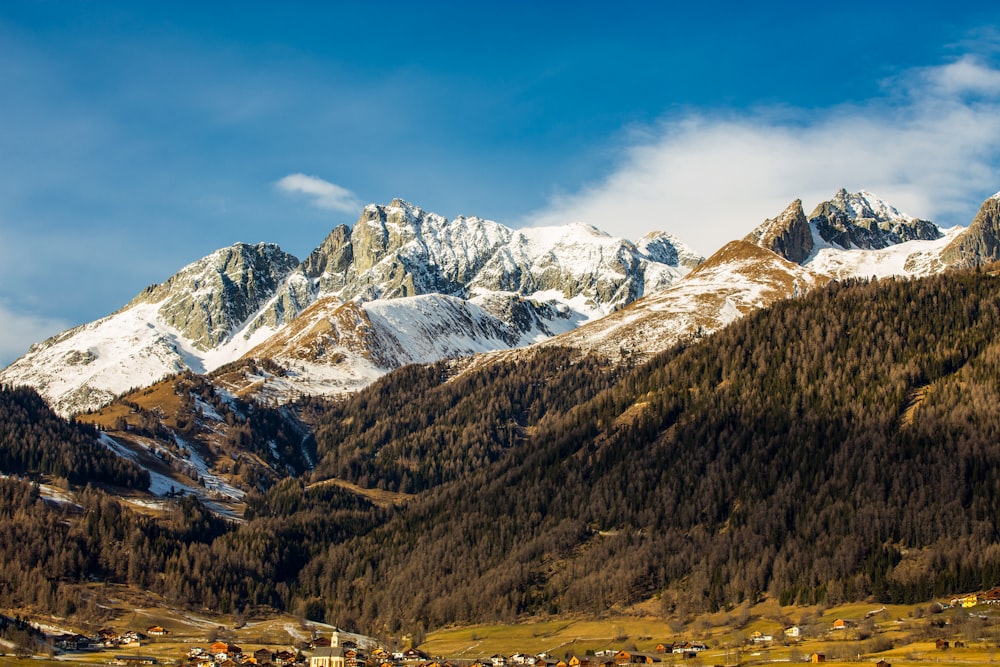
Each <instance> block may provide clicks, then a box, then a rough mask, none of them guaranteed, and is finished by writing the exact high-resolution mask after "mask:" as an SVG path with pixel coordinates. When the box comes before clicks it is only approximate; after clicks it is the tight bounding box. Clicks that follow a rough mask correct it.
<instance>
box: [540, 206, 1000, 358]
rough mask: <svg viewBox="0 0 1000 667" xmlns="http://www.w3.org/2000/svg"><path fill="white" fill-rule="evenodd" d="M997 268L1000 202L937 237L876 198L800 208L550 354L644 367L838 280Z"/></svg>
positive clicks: (931, 228)
mask: <svg viewBox="0 0 1000 667" xmlns="http://www.w3.org/2000/svg"><path fill="white" fill-rule="evenodd" d="M997 260H1000V193H998V195H995V196H994V197H991V198H990V199H988V200H986V202H985V203H984V204H983V206H982V208H981V209H980V212H979V214H978V215H977V216H976V218H975V220H974V221H973V223H972V224H971V225H970V226H969V227H968V228H962V227H954V228H951V229H948V230H943V231H942V230H941V229H939V228H938V227H937V225H935V224H934V223H932V222H928V221H926V220H920V219H917V218H914V217H912V216H909V215H907V214H905V213H902V212H900V211H899V210H898V209H897V208H895V207H894V206H892V205H891V204H889V203H887V202H885V201H883V200H881V199H879V198H878V197H877V196H876V195H874V194H872V193H870V192H864V191H862V192H858V193H848V192H847V191H846V190H843V189H841V190H840V191H839V192H837V193H836V195H834V197H833V198H832V199H830V200H829V201H825V202H822V203H821V204H819V205H818V206H817V207H816V208H815V210H814V211H813V213H812V215H810V216H808V217H807V216H806V214H805V212H804V210H803V208H802V201H801V200H795V201H793V202H792V203H791V204H789V205H788V207H787V208H786V209H785V210H784V211H782V212H781V213H780V214H779V215H777V216H775V217H774V218H770V219H767V220H765V221H764V222H763V223H761V224H760V225H759V226H758V227H757V228H756V229H754V230H753V231H752V232H751V233H750V234H748V235H747V236H746V237H745V238H744V239H743V240H742V241H734V242H731V243H729V244H727V245H725V246H724V247H723V248H722V249H720V250H719V251H718V252H716V253H715V254H714V255H712V256H711V257H709V258H708V259H707V260H705V262H704V263H702V264H701V265H700V266H698V267H697V268H696V269H695V270H693V271H692V272H691V273H690V274H688V275H687V276H686V277H684V278H682V279H680V280H677V281H676V282H675V283H674V284H673V285H671V286H670V287H668V288H666V289H664V290H663V291H660V292H657V293H654V294H652V295H649V296H646V297H644V298H642V299H639V300H637V301H635V302H634V303H632V304H631V305H629V306H628V307H627V308H624V309H622V310H620V311H618V312H616V313H613V314H611V315H609V316H607V317H605V318H602V319H600V320H596V321H593V322H589V323H586V324H584V325H583V326H581V327H579V328H578V329H575V330H573V331H571V332H568V333H566V334H564V335H561V336H558V337H556V338H553V339H551V340H549V341H546V342H545V343H544V344H545V345H566V346H570V347H575V348H578V349H581V350H585V351H588V352H594V353H598V354H601V355H604V356H606V357H609V358H612V359H622V358H631V359H633V360H642V359H645V358H648V357H650V356H652V355H654V354H656V353H658V352H662V351H664V350H666V349H669V348H670V347H672V346H673V345H676V344H677V343H678V342H681V341H684V340H690V339H693V338H697V337H698V336H701V335H705V334H709V333H711V332H713V331H717V330H719V329H721V328H722V327H724V326H726V325H727V324H729V323H730V322H732V321H733V320H735V319H736V318H738V317H741V316H743V315H745V314H746V313H748V312H750V311H752V310H755V309H758V308H763V307H766V306H768V305H770V304H772V303H774V302H775V301H777V300H779V299H786V298H791V297H794V296H796V295H799V294H802V293H803V292H804V291H806V290H809V289H813V288H815V287H817V286H821V285H824V284H826V283H827V282H829V281H830V280H834V279H845V278H870V277H872V276H875V277H879V278H884V277H889V276H909V277H920V276H927V275H931V274H934V273H938V272H940V271H943V270H946V269H948V268H952V267H969V266H977V265H981V264H983V263H986V262H990V261H997Z"/></svg>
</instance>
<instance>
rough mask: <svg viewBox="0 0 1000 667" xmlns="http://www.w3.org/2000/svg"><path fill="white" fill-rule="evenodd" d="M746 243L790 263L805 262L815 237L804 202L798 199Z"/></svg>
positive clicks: (770, 219)
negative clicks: (803, 205)
mask: <svg viewBox="0 0 1000 667" xmlns="http://www.w3.org/2000/svg"><path fill="white" fill-rule="evenodd" d="M842 192H844V191H843V190H841V193H842ZM839 194H840V193H838V196H839ZM744 241H748V242H750V243H753V244H754V245H757V246H760V247H761V248H766V249H767V250H770V251H772V252H775V253H777V254H778V255H780V256H782V257H784V258H785V259H787V260H788V261H790V262H795V263H796V264H801V263H802V262H804V261H805V260H806V258H807V257H809V253H811V252H812V249H813V237H812V231H811V230H810V229H809V221H808V220H807V219H806V214H805V211H803V210H802V200H801V199H796V200H795V201H793V202H792V203H791V204H789V205H788V206H787V207H785V210H784V211H782V212H781V214H779V215H778V217H776V218H768V219H767V220H765V221H764V222H763V223H761V225H760V226H759V227H757V229H755V230H753V231H752V232H751V233H750V234H748V235H747V236H746V238H744Z"/></svg>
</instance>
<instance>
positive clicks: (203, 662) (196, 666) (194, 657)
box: [187, 642, 305, 667]
mask: <svg viewBox="0 0 1000 667" xmlns="http://www.w3.org/2000/svg"><path fill="white" fill-rule="evenodd" d="M187 658H188V664H190V665H192V666H193V667H239V666H240V665H258V666H260V667H265V666H273V667H286V666H288V665H295V664H296V663H301V664H305V658H304V657H303V656H302V654H301V653H298V652H293V651H290V650H281V651H272V650H271V649H268V648H261V649H258V650H256V651H252V652H251V651H248V652H244V651H243V649H242V648H240V647H239V646H237V645H236V644H230V643H228V642H215V643H214V644H212V645H211V646H209V647H208V648H207V649H206V648H200V647H196V648H192V649H191V650H189V651H188V654H187Z"/></svg>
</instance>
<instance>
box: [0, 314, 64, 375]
mask: <svg viewBox="0 0 1000 667" xmlns="http://www.w3.org/2000/svg"><path fill="white" fill-rule="evenodd" d="M0 322H3V326H2V327H0V368H3V367H5V366H7V365H8V364H9V363H10V362H12V361H14V359H16V358H17V357H19V356H21V355H22V354H24V353H25V352H27V351H28V347H29V346H31V344H32V343H37V342H38V341H40V340H44V339H46V338H48V337H49V336H52V335H53V334H56V333H59V332H60V331H63V330H64V329H68V328H69V324H68V323H66V322H64V321H62V320H58V319H51V318H45V317H39V316H37V315H25V314H23V313H18V312H16V311H14V310H12V309H11V308H10V307H9V306H8V305H7V304H6V303H4V302H3V301H0Z"/></svg>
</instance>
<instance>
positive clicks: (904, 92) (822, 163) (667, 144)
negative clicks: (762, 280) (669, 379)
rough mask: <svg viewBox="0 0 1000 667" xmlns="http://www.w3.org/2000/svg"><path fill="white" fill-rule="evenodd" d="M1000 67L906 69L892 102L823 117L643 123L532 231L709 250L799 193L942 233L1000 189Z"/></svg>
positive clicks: (772, 115)
mask: <svg viewBox="0 0 1000 667" xmlns="http://www.w3.org/2000/svg"><path fill="white" fill-rule="evenodd" d="M998 96H1000V71H998V70H996V69H994V68H992V67H990V66H988V65H986V64H984V63H982V62H980V61H979V60H977V59H975V58H972V57H965V58H962V59H960V60H957V61H956V62H953V63H950V64H948V65H944V66H941V67H936V68H923V69H920V70H913V71H911V72H907V73H906V74H905V75H903V76H901V77H897V78H896V79H894V80H892V81H889V82H887V92H886V95H885V97H884V98H880V99H875V100H870V101H868V102H866V103H864V104H860V105H842V106H839V107H834V108H830V109H825V110H819V111H816V110H795V109H792V110H789V109H763V110H757V111H755V112H752V113H748V114H746V115H742V116H734V115H728V116H726V115H718V114H715V115H713V114H706V113H697V112H695V113H689V114H687V115H685V116H682V117H675V118H670V119H665V120H663V121H662V122H661V123H660V124H659V125H657V126H654V127H647V128H638V129H637V130H636V132H635V133H634V135H633V136H635V137H638V138H637V139H634V140H633V141H631V142H630V143H628V145H626V146H624V147H623V149H622V158H621V161H620V163H619V164H618V165H617V167H616V168H615V169H614V171H613V172H612V173H611V174H610V175H609V176H607V177H606V178H605V179H604V180H603V181H601V182H598V183H594V184H591V185H589V186H587V187H584V188H582V189H581V190H580V191H578V192H575V193H571V194H564V195H560V196H556V197H553V198H552V199H551V200H550V202H549V204H548V205H547V206H546V207H544V208H543V209H542V210H540V211H538V212H536V213H535V214H533V215H530V216H528V217H527V218H526V220H525V221H526V222H527V223H528V224H532V225H543V224H561V223H565V222H569V221H572V220H581V221H586V222H589V223H591V224H594V225H596V226H598V227H601V228H603V229H605V230H607V231H609V232H611V233H614V234H617V235H621V236H625V237H628V238H638V237H639V236H641V235H642V234H644V233H646V232H649V231H652V230H654V229H660V230H666V231H669V232H672V233H674V234H676V235H677V236H678V237H679V238H681V239H682V240H684V241H686V242H687V243H689V244H691V245H692V246H693V247H694V248H695V249H697V250H698V251H700V252H702V253H705V254H709V253H712V252H714V251H715V250H716V249H718V248H719V247H721V246H722V245H723V244H725V243H726V242H728V241H730V240H732V239H735V238H742V237H743V236H745V235H746V234H747V233H749V232H750V231H751V230H752V229H753V228H754V227H755V226H756V225H757V224H759V223H760V222H761V221H763V220H764V219H765V218H768V217H773V216H775V215H777V214H778V213H780V212H781V211H782V210H783V209H784V208H785V206H786V205H787V204H788V203H789V202H791V201H792V200H794V199H796V198H801V199H802V200H803V204H804V206H805V207H806V213H809V212H810V210H811V207H812V206H815V205H816V204H818V203H819V202H821V201H824V200H826V199H829V198H831V197H832V196H833V194H834V193H835V192H836V190H837V189H839V188H840V187H845V188H847V189H848V190H851V191H856V190H861V189H865V190H869V191H871V192H874V193H875V194H877V195H879V196H881V197H882V198H884V199H886V200H887V201H889V202H890V203H892V204H894V205H895V206H897V207H898V208H900V209H901V210H903V211H905V212H907V213H909V214H911V215H914V216H917V217H922V218H926V219H931V220H934V221H936V222H938V223H939V224H941V225H943V226H951V225H953V224H963V225H964V224H968V222H969V221H970V220H971V217H972V214H974V213H975V211H976V209H977V208H978V206H979V204H980V202H981V200H982V199H983V198H984V197H985V196H987V195H989V194H990V193H993V192H996V191H997V190H998V189H1000V99H998Z"/></svg>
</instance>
